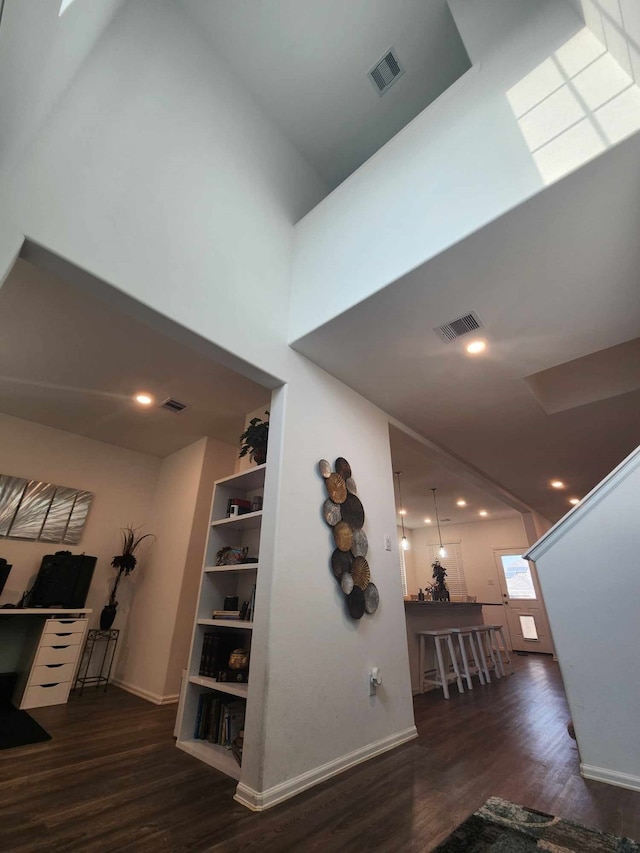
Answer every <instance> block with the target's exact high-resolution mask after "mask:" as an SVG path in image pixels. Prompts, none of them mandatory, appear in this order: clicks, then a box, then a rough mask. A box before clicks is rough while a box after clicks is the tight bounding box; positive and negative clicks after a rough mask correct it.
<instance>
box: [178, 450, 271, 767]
mask: <svg viewBox="0 0 640 853" xmlns="http://www.w3.org/2000/svg"><path fill="white" fill-rule="evenodd" d="M265 469H266V465H258V466H256V467H255V468H250V469H249V470H247V471H243V472H241V473H240V474H233V475H232V476H230V477H224V478H223V479H221V480H217V481H216V483H215V486H214V490H213V500H212V505H211V514H210V527H209V535H208V537H207V546H206V551H205V558H204V566H203V570H202V577H201V581H200V592H199V594H198V604H197V608H196V614H195V620H194V626H193V635H192V641H191V653H190V655H189V665H188V670H187V677H186V679H185V682H184V683H183V685H182V691H181V697H180V704H179V708H178V721H177V726H176V732H177V741H176V745H177V746H178V747H179V748H180V749H182V750H184V751H185V752H188V753H189V754H190V755H193V756H195V757H196V758H199V759H200V760H201V761H204V762H206V763H207V764H210V765H211V766H212V767H215V768H217V769H218V770H221V771H222V772H223V773H226V774H227V775H228V776H232V777H233V778H234V779H240V773H241V767H240V765H239V764H238V762H237V761H236V759H235V758H234V756H233V753H232V752H231V750H229V749H227V748H226V747H224V746H220V745H219V744H213V743H210V742H209V741H207V740H201V739H199V738H196V737H194V735H195V730H196V726H197V716H198V704H199V701H200V696H201V695H202V694H203V693H206V692H208V691H213V692H216V693H221V694H225V695H227V696H228V697H232V698H234V699H238V698H240V699H243V700H245V701H246V702H247V703H249V702H251V701H252V694H251V689H250V686H251V677H249V684H238V683H235V682H234V683H232V682H219V681H216V680H215V679H214V678H208V677H205V676H202V675H200V674H199V672H200V661H201V657H202V644H203V639H204V635H205V633H206V632H207V631H210V630H212V628H215V629H218V630H220V631H222V632H224V631H242V633H243V635H244V638H245V639H244V646H245V647H250V645H251V641H252V636H253V622H247V621H239V620H228V619H213V618H212V613H213V611H214V610H222V609H223V606H224V600H225V598H226V597H227V596H237V597H238V602H239V606H241V605H242V602H243V601H248V600H249V599H250V597H251V593H252V590H253V588H254V586H255V585H256V583H257V578H258V568H259V564H258V563H257V562H255V563H241V564H237V565H233V566H216V554H217V552H218V551H219V550H221V549H222V548H224V547H225V546H229V547H231V548H248V549H249V551H248V556H249V557H255V558H258V556H259V551H260V527H261V523H262V511H261V510H259V511H257V512H249V513H246V514H244V515H238V516H233V517H230V518H229V517H227V507H228V502H229V499H230V498H240V499H244V500H248V501H253V499H254V498H255V497H258V496H260V497H262V496H263V493H264V477H265Z"/></svg>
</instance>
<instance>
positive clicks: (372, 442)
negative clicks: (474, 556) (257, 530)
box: [243, 353, 414, 796]
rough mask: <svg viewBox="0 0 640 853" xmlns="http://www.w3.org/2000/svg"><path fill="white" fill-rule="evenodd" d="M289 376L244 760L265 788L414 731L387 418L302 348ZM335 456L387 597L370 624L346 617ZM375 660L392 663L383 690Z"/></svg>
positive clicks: (269, 495) (276, 446) (268, 504)
mask: <svg viewBox="0 0 640 853" xmlns="http://www.w3.org/2000/svg"><path fill="white" fill-rule="evenodd" d="M289 371H290V374H291V375H292V376H293V377H294V378H293V379H292V382H291V383H290V384H289V385H287V386H286V387H285V388H284V389H282V390H281V391H277V392H276V393H275V395H274V399H273V401H272V406H271V428H270V432H271V438H270V444H269V457H268V460H267V465H268V469H267V470H268V474H267V477H268V480H267V484H266V487H265V498H264V502H265V509H264V512H265V515H264V517H263V530H262V537H261V545H260V576H259V579H258V597H257V605H256V630H267V631H268V637H267V643H266V647H265V648H260V649H255V648H253V649H252V663H251V678H252V682H253V683H255V684H259V683H260V680H261V679H262V680H263V681H264V687H265V695H264V700H263V703H262V707H261V708H257V709H256V707H255V705H253V706H252V709H251V710H252V714H251V715H250V717H249V718H248V719H247V726H246V730H245V736H246V740H245V745H246V751H245V761H246V765H245V764H244V762H243V782H244V783H245V784H246V785H247V787H248V788H249V789H253V791H266V792H267V794H268V796H272V795H274V794H275V793H276V792H277V791H278V790H281V789H278V786H280V785H284V788H285V789H286V790H287V791H290V790H291V786H293V789H294V790H297V789H298V786H301V785H304V784H305V779H306V780H307V781H309V777H306V776H305V775H304V774H310V778H311V781H313V780H314V779H315V780H317V778H318V776H316V775H314V774H316V773H319V772H320V771H319V768H320V767H321V766H322V765H326V764H331V763H332V762H333V764H332V766H333V767H334V769H335V768H336V767H338V766H342V767H344V766H347V765H345V764H342V763H341V762H342V761H345V762H346V761H348V760H349V759H348V758H347V757H349V756H350V757H351V759H350V760H352V761H353V760H357V759H354V755H357V754H358V751H359V750H363V751H364V754H365V755H366V754H367V751H368V750H369V749H371V750H375V749H376V748H389V747H390V746H392V745H393V744H394V743H396V742H401V741H402V740H403V739H406V738H410V737H412V736H413V734H414V728H413V725H414V724H413V708H412V702H411V685H410V681H409V672H408V655H407V644H406V636H405V631H404V605H403V599H402V587H401V581H400V567H399V556H398V552H397V550H396V549H395V548H392V550H391V551H385V549H384V535H385V534H388V535H390V536H391V537H392V541H393V538H394V536H393V534H394V530H395V526H396V523H395V518H396V516H395V506H394V495H393V473H392V466H391V455H390V446H389V429H388V422H387V418H386V417H385V415H384V414H383V413H382V412H381V411H380V410H379V409H377V408H376V407H374V406H372V405H371V404H370V403H368V402H367V401H365V400H364V399H363V398H362V397H360V396H359V395H357V394H355V393H354V392H353V391H351V390H350V389H348V388H347V387H346V386H344V385H343V384H342V383H340V382H338V381H337V380H335V379H334V378H333V377H331V376H329V375H328V374H327V373H325V372H324V371H322V370H320V369H319V368H317V367H315V366H314V365H312V364H311V363H310V362H308V361H306V359H304V358H302V357H300V356H297V355H295V354H294V353H291V364H290V365H289ZM281 430H282V432H281ZM338 456H344V457H345V458H346V459H347V460H348V461H349V462H350V464H351V467H352V471H353V477H354V479H355V481H356V484H357V488H358V495H359V497H360V499H361V501H362V503H363V506H364V509H365V514H366V520H365V532H366V534H367V536H368V539H369V553H368V556H367V559H368V561H369V564H370V568H371V573H372V578H373V580H374V582H375V584H376V586H377V587H378V589H379V592H380V607H379V609H378V611H377V612H376V613H375V614H374V615H373V616H367V615H365V616H364V617H363V618H362V619H361V620H360V621H353V620H352V619H351V618H350V617H349V616H348V615H347V614H346V613H345V605H344V596H343V594H342V592H341V591H340V589H339V587H338V584H337V583H336V580H335V578H334V576H333V574H332V572H331V568H330V563H329V560H330V557H331V553H332V552H333V549H334V547H335V545H334V544H333V538H332V536H331V531H330V528H329V527H328V526H327V525H326V524H325V522H324V520H323V518H322V514H321V508H322V504H323V502H324V500H325V498H326V490H325V486H324V481H323V479H322V477H321V476H320V475H319V473H318V462H319V460H320V459H321V458H326V459H328V460H329V461H330V462H331V463H332V464H333V462H334V460H335V459H336V458H337V457H338ZM263 557H264V559H263ZM265 623H268V624H265ZM373 666H378V667H380V668H381V670H382V672H383V686H382V687H381V688H380V690H379V692H378V696H377V697H375V698H371V697H370V696H369V685H368V678H369V672H370V669H371V667H373ZM267 667H268V676H267ZM254 679H255V681H254ZM258 714H259V715H260V718H259V719H257V715H258ZM376 745H379V746H378V747H377V746H376ZM261 753H262V757H261ZM361 757H364V755H362V756H361ZM301 777H303V778H301ZM274 789H275V792H274Z"/></svg>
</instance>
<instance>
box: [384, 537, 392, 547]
mask: <svg viewBox="0 0 640 853" xmlns="http://www.w3.org/2000/svg"><path fill="white" fill-rule="evenodd" d="M384 550H385V551H390V550H391V537H390V536H389V534H388V533H385V534H384Z"/></svg>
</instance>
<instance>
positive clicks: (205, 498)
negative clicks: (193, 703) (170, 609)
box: [163, 438, 238, 696]
mask: <svg viewBox="0 0 640 853" xmlns="http://www.w3.org/2000/svg"><path fill="white" fill-rule="evenodd" d="M194 450H195V448H194ZM237 456H238V448H237V447H236V446H232V445H229V444H224V443H223V442H221V441H217V440H216V439H214V438H207V439H206V448H205V451H204V457H203V461H202V468H201V473H200V483H199V486H198V491H197V495H196V501H195V508H194V512H193V517H192V519H191V532H190V534H189V543H188V547H187V551H186V554H185V562H184V573H183V577H182V585H181V588H180V596H179V599H178V601H177V607H176V614H175V623H174V629H173V637H172V640H171V650H170V653H169V658H168V662H167V671H166V679H165V684H164V689H163V696H175V695H176V694H177V693H178V692H179V689H180V681H181V677H182V670H183V669H185V668H186V666H187V663H188V660H189V650H190V648H191V633H192V629H193V620H194V618H195V612H196V602H197V600H198V589H199V587H200V579H201V577H202V566H203V564H204V553H205V547H206V544H207V536H208V533H209V522H210V518H211V498H212V495H213V484H214V482H215V481H216V480H218V479H220V478H221V477H227V476H228V475H229V474H231V473H232V472H233V470H234V464H235V460H236V458H237Z"/></svg>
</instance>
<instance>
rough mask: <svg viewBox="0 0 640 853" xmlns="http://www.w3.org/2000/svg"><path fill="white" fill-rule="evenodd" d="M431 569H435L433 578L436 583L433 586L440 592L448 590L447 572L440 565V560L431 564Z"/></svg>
mask: <svg viewBox="0 0 640 853" xmlns="http://www.w3.org/2000/svg"><path fill="white" fill-rule="evenodd" d="M431 568H432V569H433V574H432V577H433V578H435V581H436V582H435V584H434V585H433V586H434V587H435V588H436V589H438V590H443V589H446V588H447V585H446V584H445V582H444V579H445V578H446V576H447V570H446V569H445V567H444V566H443V565H441V564H440V560H435V561H434V562H433V563H431Z"/></svg>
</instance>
